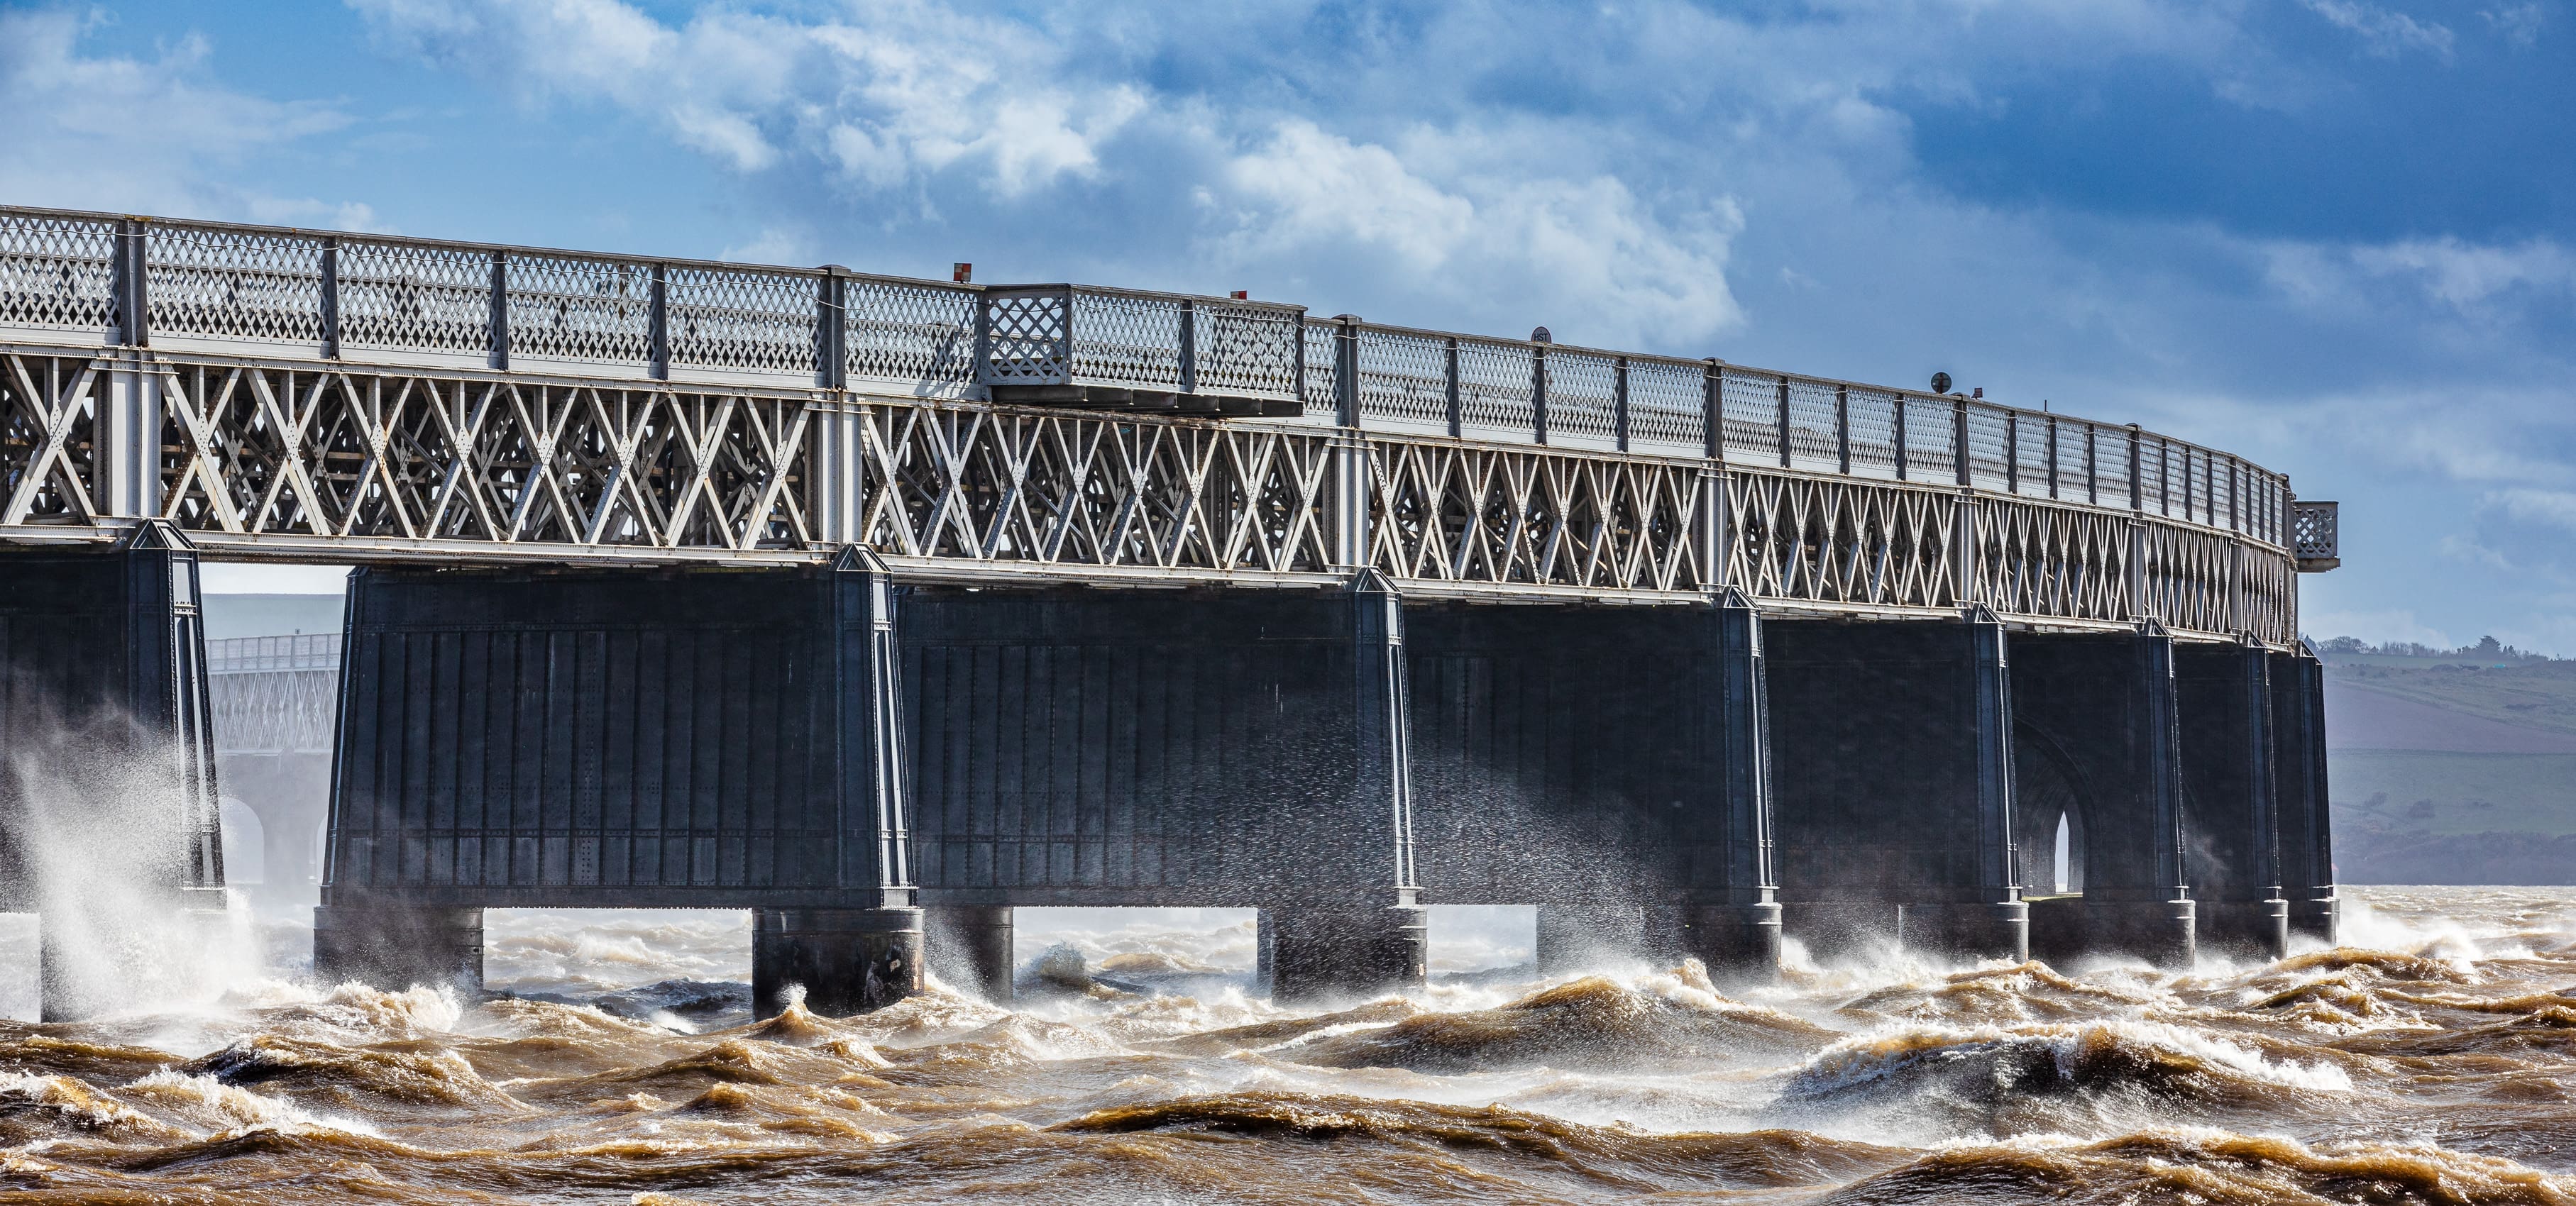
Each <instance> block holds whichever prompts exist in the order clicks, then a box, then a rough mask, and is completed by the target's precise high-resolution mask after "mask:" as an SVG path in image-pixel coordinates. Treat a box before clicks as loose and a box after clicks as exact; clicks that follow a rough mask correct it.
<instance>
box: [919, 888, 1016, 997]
mask: <svg viewBox="0 0 2576 1206" xmlns="http://www.w3.org/2000/svg"><path fill="white" fill-rule="evenodd" d="M921 928H922V933H923V935H924V936H925V939H926V941H927V943H928V948H927V951H928V954H929V957H930V970H931V974H933V975H936V976H938V977H939V978H940V979H941V980H942V981H944V982H946V983H947V984H948V985H949V986H950V987H952V988H955V989H957V990H958V991H960V992H969V993H974V994H976V995H977V996H980V997H982V998H984V999H985V1000H987V1001H990V1002H993V1003H994V1004H997V1005H998V1004H1002V1003H1004V1002H1007V1001H1009V1000H1010V999H1011V971H1012V955H1011V939H1012V932H1013V931H1012V926H1011V907H1010V906H1009V905H937V906H932V907H929V908H925V909H923V910H922V911H921Z"/></svg>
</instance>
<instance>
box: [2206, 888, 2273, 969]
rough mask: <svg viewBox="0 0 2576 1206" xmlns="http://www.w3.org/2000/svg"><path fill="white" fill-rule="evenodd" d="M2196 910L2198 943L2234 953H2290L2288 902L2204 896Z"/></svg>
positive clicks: (2264, 955) (2270, 956)
mask: <svg viewBox="0 0 2576 1206" xmlns="http://www.w3.org/2000/svg"><path fill="white" fill-rule="evenodd" d="M2197 904H2198V906H2199V910H2200V944H2201V946H2202V947H2204V948H2206V949H2209V950H2215V951H2222V952H2225V953H2228V954H2234V955H2250V956H2254V957H2258V958H2263V959H2278V958H2280V957H2282V956H2284V955H2287V954H2289V953H2290V902H2289V901H2286V900H2283V899H2281V898H2280V897H2277V896H2276V897H2273V898H2271V899H2269V900H2204V901H2199V902H2197Z"/></svg>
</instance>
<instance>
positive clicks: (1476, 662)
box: [1406, 592, 1780, 972]
mask: <svg viewBox="0 0 2576 1206" xmlns="http://www.w3.org/2000/svg"><path fill="white" fill-rule="evenodd" d="M1407 620H1408V623H1409V625H1410V630H1411V639H1410V641H1409V642H1408V644H1407V646H1406V650H1407V653H1408V656H1409V658H1410V660H1411V672H1412V678H1413V707H1412V721H1413V745H1414V777H1415V778H1414V785H1415V795H1416V800H1417V802H1416V805H1415V809H1414V820H1415V826H1416V832H1417V833H1418V834H1419V835H1420V838H1421V849H1422V853H1421V855H1420V859H1421V866H1422V869H1423V879H1424V886H1425V888H1426V889H1427V890H1428V891H1429V892H1430V893H1431V896H1432V898H1433V899H1436V900H1439V901H1441V902H1442V903H1446V904H1478V903H1484V904H1535V905H1538V906H1539V909H1540V912H1539V931H1538V951H1537V956H1538V959H1539V962H1540V965H1541V967H1543V968H1548V969H1556V968H1559V967H1563V966H1571V965H1572V964H1574V963H1577V962H1580V961H1581V959H1582V958H1583V957H1584V956H1585V955H1586V954H1588V953H1590V952H1591V951H1593V950H1596V949H1603V948H1606V949H1609V950H1612V951H1631V952H1644V953H1653V954H1658V955H1666V954H1690V955H1695V956H1698V957H1700V958H1701V959H1703V960H1705V961H1706V962H1707V963H1708V964H1709V965H1710V966H1711V967H1714V968H1719V969H1723V970H1729V971H1737V972H1741V971H1745V970H1776V968H1777V967H1778V964H1779V950H1780V940H1779V933H1780V920H1779V918H1780V907H1779V905H1778V903H1777V902H1776V901H1775V899H1774V895H1773V884H1772V880H1771V862H1770V859H1771V782H1770V774H1769V767H1768V763H1767V757H1768V753H1769V750H1768V742H1767V740H1766V738H1765V733H1764V717H1765V706H1766V705H1765V695H1764V675H1763V655H1762V621H1761V619H1760V617H1759V616H1758V615H1756V614H1755V612H1754V610H1753V608H1752V606H1751V605H1750V604H1749V603H1748V602H1747V601H1746V600H1745V599H1744V598H1743V596H1742V595H1740V594H1734V593H1732V592H1730V594H1729V595H1728V596H1726V597H1725V598H1724V599H1723V601H1721V602H1720V603H1718V604H1716V605H1712V606H1703V607H1694V608H1669V609H1667V608H1622V607H1580V606H1578V607H1491V606H1483V607H1479V606H1470V605H1463V604H1451V605H1439V606H1417V607H1414V608H1412V609H1410V610H1409V612H1408V617H1407Z"/></svg>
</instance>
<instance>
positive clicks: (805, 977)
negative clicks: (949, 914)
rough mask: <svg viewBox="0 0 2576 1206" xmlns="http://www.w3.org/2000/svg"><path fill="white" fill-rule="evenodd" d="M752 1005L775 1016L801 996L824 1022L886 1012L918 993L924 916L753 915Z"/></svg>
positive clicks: (884, 912) (899, 912) (895, 911)
mask: <svg viewBox="0 0 2576 1206" xmlns="http://www.w3.org/2000/svg"><path fill="white" fill-rule="evenodd" d="M751 924H752V936H751V999H752V1014H753V1016H755V1017H764V1018H766V1017H775V1016H777V1015H778V1014H779V1013H781V1012H783V1011H784V1010H785V1009H786V1008H787V1003H788V1002H789V1001H790V1000H793V999H795V997H796V994H797V993H798V992H802V993H803V994H804V1002H805V1008H806V1009H808V1010H810V1011H812V1012H814V1013H818V1014H822V1015H823V1016H825V1017H845V1016H847V1015H850V1014H854V1013H866V1012H868V1011H869V1010H873V1009H883V1008H885V1007H886V1006H888V1005H892V1004H894V1003H895V1002H897V1001H900V1000H902V999H904V998H905V997H908V996H912V995H914V994H916V993H919V992H920V991H921V972H922V966H921V959H922V947H923V943H922V932H921V910H919V909H908V908H891V909H754V910H752V922H751Z"/></svg>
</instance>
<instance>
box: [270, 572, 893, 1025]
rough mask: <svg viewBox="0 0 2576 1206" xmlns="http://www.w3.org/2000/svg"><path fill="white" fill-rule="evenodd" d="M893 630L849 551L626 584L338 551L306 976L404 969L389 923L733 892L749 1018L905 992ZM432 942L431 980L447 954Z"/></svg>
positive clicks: (882, 578)
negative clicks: (748, 963) (354, 563)
mask: <svg viewBox="0 0 2576 1206" xmlns="http://www.w3.org/2000/svg"><path fill="white" fill-rule="evenodd" d="M893 622H894V614H893V599H892V584H891V583H890V582H889V581H888V579H887V576H886V574H885V571H884V568H883V566H882V565H881V564H879V563H878V562H877V561H876V560H875V558H874V557H873V556H871V555H869V554H867V553H865V552H863V551H859V550H855V549H853V550H845V551H844V553H843V554H842V555H841V556H840V557H839V559H838V560H836V561H835V562H834V563H833V564H832V565H831V566H829V567H816V568H814V569H811V570H754V571H739V570H715V571H704V570H700V571H661V572H658V573H654V574H652V575H651V576H650V577H649V578H648V577H647V576H646V575H644V574H641V573H638V572H635V571H626V572H611V573H600V572H594V571H563V572H546V571H527V570H514V571H500V572H495V571H427V570H401V569H375V568H369V569H364V570H361V571H359V572H358V573H357V574H355V575H354V576H353V578H352V581H351V585H350V600H349V625H348V633H347V636H346V639H345V642H344V653H343V665H342V677H341V684H342V686H341V707H340V731H339V755H338V758H337V761H336V772H335V778H334V782H333V785H332V801H331V837H330V864H329V869H328V876H327V881H326V882H325V884H324V885H323V890H322V906H321V909H320V910H319V911H318V912H317V913H316V918H317V929H316V934H317V939H316V946H315V952H314V954H315V965H316V970H317V972H318V973H319V974H321V975H323V976H325V977H326V978H327V977H332V976H337V975H351V976H355V977H357V978H360V979H364V980H367V981H369V982H372V983H376V984H379V985H380V986H383V987H387V988H400V987H403V984H404V982H406V978H407V977H408V976H410V975H412V974H413V971H414V968H413V967H412V964H413V963H414V962H415V960H413V959H411V958H410V956H408V955H405V954H404V953H402V952H399V951H395V950H392V949H390V947H391V946H392V945H393V944H395V943H398V942H400V941H402V940H403V939H402V937H401V936H402V935H403V934H405V933H407V932H410V929H411V928H414V927H416V926H418V925H420V924H426V923H423V922H417V921H408V920H403V919H406V918H419V917H423V916H428V917H432V918H436V917H446V918H449V919H450V920H449V921H448V922H445V923H441V924H446V925H447V926H448V928H449V930H450V931H451V932H453V933H456V934H460V935H461V934H462V933H463V932H464V923H463V921H462V920H461V918H462V917H463V916H464V915H465V914H469V913H472V912H474V911H475V910H479V909H482V908H487V907H490V908H507V907H535V908H604V907H638V906H641V907H655V906H662V907H701V908H750V909H754V910H756V911H757V913H758V917H757V929H756V933H757V938H756V939H755V942H754V949H753V959H752V962H753V980H754V983H755V999H754V1002H753V1005H754V1012H755V1013H757V1014H759V1015H761V1016H769V1015H771V1014H774V1013H775V1012H777V1011H778V1010H779V1009H780V1008H781V1007H782V1006H783V1005H784V1001H785V995H784V993H785V988H786V986H787V985H789V984H801V985H803V987H804V989H805V992H806V1000H807V1001H808V1002H809V1003H810V1005H811V1006H812V1007H813V1008H815V1009H817V1010H818V1011H822V1012H833V1011H847V1010H855V1009H866V1008H875V1007H877V1006H880V1005H883V1004H885V1003H887V1002H888V1001H891V1000H893V999H895V998H898V997H900V996H902V995H903V994H905V993H908V992H915V991H918V990H919V988H920V976H921V922H920V917H919V912H918V910H917V908H916V907H915V900H914V888H913V885H912V881H911V875H910V870H909V842H908V839H907V834H906V830H905V825H906V819H905V806H904V804H905V802H904V798H903V795H902V793H901V791H900V790H899V787H900V784H901V783H902V765H901V751H902V742H901V740H900V736H901V725H900V716H899V713H898V711H897V707H898V699H897V678H896V675H895V653H896V651H895V641H894V632H893ZM324 935H328V937H324ZM433 945H434V946H435V947H436V949H437V951H438V952H441V953H438V954H436V955H435V956H434V957H432V956H428V955H424V956H423V959H422V960H421V961H419V962H422V964H423V966H425V967H427V968H428V969H429V970H431V971H433V972H435V971H441V970H443V969H445V968H447V967H448V966H449V963H450V958H449V956H448V955H447V954H446V953H444V952H447V951H450V950H454V951H462V950H463V949H464V941H463V939H462V938H461V937H459V938H457V939H455V940H453V941H448V940H440V941H438V942H437V943H434V944H433ZM455 958H456V960H457V961H459V962H460V964H461V960H462V958H463V956H462V955H461V954H459V955H457V956H456V957H455ZM475 981H479V973H472V974H468V973H467V972H465V971H464V970H463V969H462V967H461V965H460V967H459V970H458V974H457V982H462V983H471V982H475Z"/></svg>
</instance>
